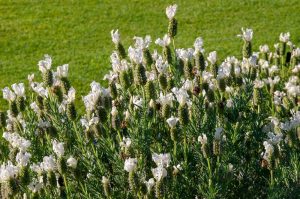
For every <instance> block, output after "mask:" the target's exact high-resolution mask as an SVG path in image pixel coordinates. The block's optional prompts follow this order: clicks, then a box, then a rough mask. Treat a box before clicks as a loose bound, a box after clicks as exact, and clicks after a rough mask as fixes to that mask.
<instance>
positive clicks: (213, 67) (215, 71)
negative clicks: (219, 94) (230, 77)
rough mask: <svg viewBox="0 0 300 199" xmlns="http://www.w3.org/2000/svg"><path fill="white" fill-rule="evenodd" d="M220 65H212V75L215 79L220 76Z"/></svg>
mask: <svg viewBox="0 0 300 199" xmlns="http://www.w3.org/2000/svg"><path fill="white" fill-rule="evenodd" d="M218 70H219V68H218V65H217V64H213V65H211V73H212V74H213V75H214V77H217V75H218Z"/></svg>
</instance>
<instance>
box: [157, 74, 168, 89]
mask: <svg viewBox="0 0 300 199" xmlns="http://www.w3.org/2000/svg"><path fill="white" fill-rule="evenodd" d="M158 81H159V85H160V87H161V89H162V90H167V87H168V80H167V77H166V75H165V74H159V76H158Z"/></svg>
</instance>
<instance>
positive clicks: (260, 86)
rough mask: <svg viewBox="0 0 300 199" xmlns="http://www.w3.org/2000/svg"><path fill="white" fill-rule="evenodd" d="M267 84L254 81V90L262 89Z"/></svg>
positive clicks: (257, 80)
mask: <svg viewBox="0 0 300 199" xmlns="http://www.w3.org/2000/svg"><path fill="white" fill-rule="evenodd" d="M264 85H265V83H264V82H263V81H261V80H259V79H256V80H255V81H254V88H262V87H264Z"/></svg>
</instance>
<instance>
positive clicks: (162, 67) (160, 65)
mask: <svg viewBox="0 0 300 199" xmlns="http://www.w3.org/2000/svg"><path fill="white" fill-rule="evenodd" d="M155 66H156V69H157V71H158V72H159V73H160V74H165V73H166V72H167V69H168V66H169V64H168V61H164V60H163V58H162V56H158V58H157V59H156V62H155Z"/></svg>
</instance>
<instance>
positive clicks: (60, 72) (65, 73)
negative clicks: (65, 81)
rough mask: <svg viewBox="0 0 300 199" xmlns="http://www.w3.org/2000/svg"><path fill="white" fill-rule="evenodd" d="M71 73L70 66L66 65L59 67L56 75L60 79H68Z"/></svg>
mask: <svg viewBox="0 0 300 199" xmlns="http://www.w3.org/2000/svg"><path fill="white" fill-rule="evenodd" d="M68 71H69V64H64V65H62V66H58V67H57V72H56V75H57V76H58V77H67V76H68Z"/></svg>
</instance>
